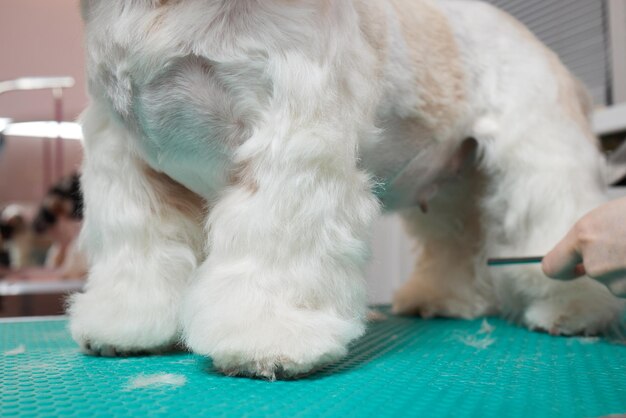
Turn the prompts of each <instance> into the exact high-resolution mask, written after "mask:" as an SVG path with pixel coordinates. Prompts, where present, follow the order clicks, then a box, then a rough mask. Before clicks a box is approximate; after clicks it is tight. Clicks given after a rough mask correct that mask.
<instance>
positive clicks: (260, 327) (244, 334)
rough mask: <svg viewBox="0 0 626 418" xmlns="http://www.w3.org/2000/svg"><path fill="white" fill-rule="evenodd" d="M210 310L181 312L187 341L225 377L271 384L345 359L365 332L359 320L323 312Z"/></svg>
mask: <svg viewBox="0 0 626 418" xmlns="http://www.w3.org/2000/svg"><path fill="white" fill-rule="evenodd" d="M213 308H214V307H208V308H206V309H200V310H198V311H195V312H189V313H186V314H185V316H184V317H185V324H184V325H185V330H184V337H185V342H186V344H187V346H188V347H189V348H190V349H191V350H192V351H193V352H195V353H198V354H202V355H204V356H207V357H210V358H212V359H213V366H214V367H215V368H216V369H217V370H218V371H219V372H221V373H224V374H226V375H229V376H245V377H254V378H262V379H268V380H275V379H290V378H296V377H299V376H302V375H305V374H308V373H311V372H313V371H315V370H316V369H318V368H320V367H322V366H324V365H327V364H330V363H332V362H335V361H337V360H339V359H341V358H342V357H344V356H345V355H346V353H347V346H348V344H349V342H350V341H352V340H353V339H355V338H357V337H359V336H360V335H361V334H362V333H363V330H364V326H363V324H362V322H361V321H358V320H346V319H344V318H339V317H337V316H336V315H334V314H331V313H326V312H319V311H311V310H291V309H289V310H287V309H283V310H281V311H278V310H276V309H273V310H271V311H266V310H265V309H267V308H264V309H262V310H254V309H248V308H249V307H247V308H246V309H245V310H244V309H238V310H232V309H230V310H224V311H220V310H218V309H213ZM229 313H230V314H229Z"/></svg>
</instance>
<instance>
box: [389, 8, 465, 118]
mask: <svg viewBox="0 0 626 418" xmlns="http://www.w3.org/2000/svg"><path fill="white" fill-rule="evenodd" d="M390 2H391V4H392V5H393V7H394V9H395V11H396V13H397V17H398V19H399V21H400V25H401V30H402V33H403V34H404V37H405V40H406V42H407V44H408V46H409V48H410V50H411V58H412V63H413V70H414V73H415V83H416V86H417V89H416V90H417V92H418V96H419V98H420V99H421V104H420V105H419V106H418V109H416V110H417V112H418V115H419V116H420V117H422V118H423V119H424V120H425V121H426V122H427V124H428V125H429V126H430V127H431V128H440V127H442V126H446V125H450V124H451V122H452V121H454V120H456V119H457V118H458V116H459V114H460V113H461V107H462V106H463V104H464V101H465V85H464V83H465V80H464V73H463V68H462V63H461V59H460V56H459V50H458V46H457V44H456V40H455V39H454V35H453V33H452V30H451V28H450V25H449V22H448V20H447V18H446V17H445V16H444V15H443V14H442V13H441V12H440V11H439V10H438V9H437V7H436V6H435V5H434V4H433V3H432V2H431V1H429V0H390Z"/></svg>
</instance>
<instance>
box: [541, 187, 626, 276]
mask: <svg viewBox="0 0 626 418" xmlns="http://www.w3.org/2000/svg"><path fill="white" fill-rule="evenodd" d="M541 267H542V269H543V272H544V273H545V274H546V276H548V277H552V278H554V279H560V280H571V279H575V278H577V277H580V276H582V275H585V274H586V275H588V276H589V277H592V278H594V279H596V280H599V281H601V282H603V283H605V284H609V283H610V282H611V281H613V280H615V279H619V278H624V277H626V198H621V199H617V200H614V201H611V202H609V203H606V204H604V205H602V206H600V207H598V208H596V209H594V210H592V211H591V212H589V213H588V214H587V215H585V216H583V217H582V218H581V219H580V220H579V221H578V222H577V223H576V225H574V227H573V228H572V229H571V230H570V231H569V232H568V233H567V235H566V236H565V238H563V239H562V240H561V242H559V243H558V244H557V245H556V246H555V247H554V248H553V249H552V251H550V252H549V253H548V254H547V255H546V256H545V257H544V259H543V262H542V266H541Z"/></svg>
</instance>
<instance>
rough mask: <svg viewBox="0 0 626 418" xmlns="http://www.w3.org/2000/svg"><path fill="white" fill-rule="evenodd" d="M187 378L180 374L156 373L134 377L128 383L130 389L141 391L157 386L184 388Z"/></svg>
mask: <svg viewBox="0 0 626 418" xmlns="http://www.w3.org/2000/svg"><path fill="white" fill-rule="evenodd" d="M185 383H187V378H186V377H185V376H182V375H180V374H173V373H155V374H148V375H140V376H137V377H134V378H132V379H131V380H130V382H129V383H128V388H129V389H141V388H147V387H156V386H183V385H184V384H185Z"/></svg>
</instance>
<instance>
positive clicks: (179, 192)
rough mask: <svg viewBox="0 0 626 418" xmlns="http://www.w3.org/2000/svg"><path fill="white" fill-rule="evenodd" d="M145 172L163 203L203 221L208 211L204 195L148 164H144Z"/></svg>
mask: <svg viewBox="0 0 626 418" xmlns="http://www.w3.org/2000/svg"><path fill="white" fill-rule="evenodd" d="M143 172H144V174H145V176H146V179H147V180H148V181H149V182H150V185H151V186H152V188H153V189H154V190H155V191H156V193H157V196H158V198H159V199H160V202H161V203H163V204H164V205H166V206H167V207H170V208H173V209H175V210H176V211H178V212H180V213H181V214H183V215H184V216H186V217H188V218H190V219H193V220H196V221H198V222H202V220H203V219H204V217H205V215H206V212H207V209H206V202H205V201H204V199H202V197H200V196H198V195H197V194H195V193H194V192H192V191H191V190H189V189H187V188H186V187H185V186H183V185H182V184H180V183H178V182H176V181H174V180H173V179H172V178H171V177H169V176H168V175H166V174H164V173H160V172H158V171H156V170H154V169H152V168H151V167H149V166H147V165H144V166H143Z"/></svg>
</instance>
